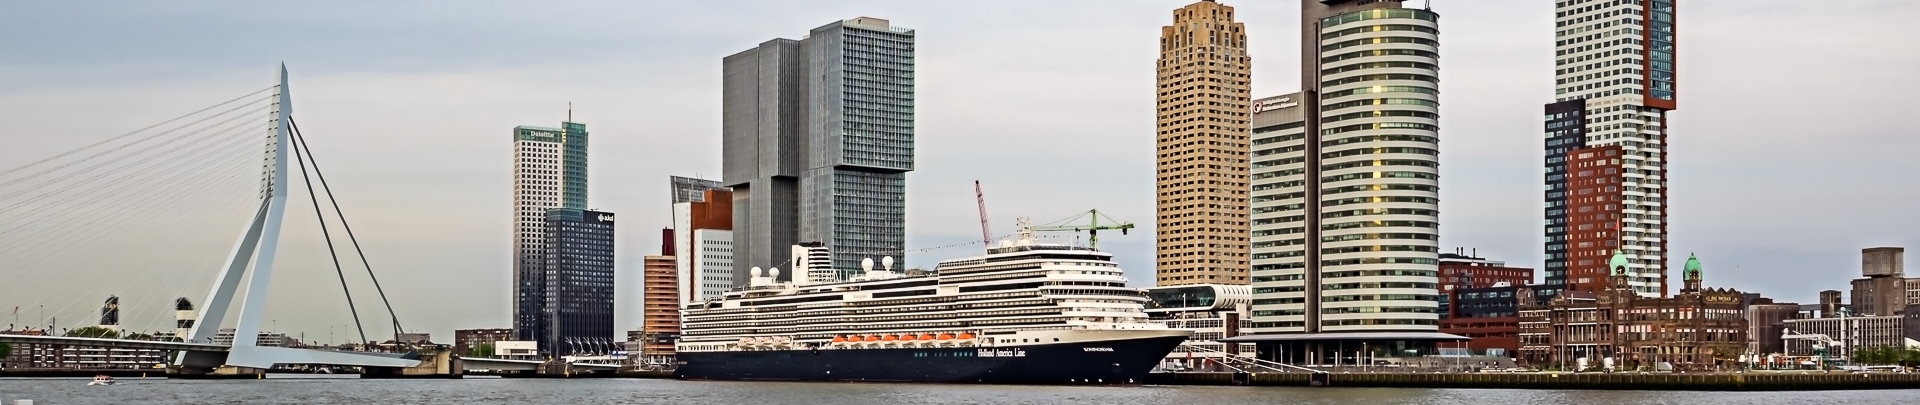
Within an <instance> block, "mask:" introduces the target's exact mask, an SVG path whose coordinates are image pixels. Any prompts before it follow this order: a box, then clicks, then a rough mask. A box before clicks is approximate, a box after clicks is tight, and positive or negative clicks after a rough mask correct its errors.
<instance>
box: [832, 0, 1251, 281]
mask: <svg viewBox="0 0 1920 405" xmlns="http://www.w3.org/2000/svg"><path fill="white" fill-rule="evenodd" d="M1252 65H1253V58H1252V57H1250V56H1248V55H1247V32H1246V28H1245V27H1244V26H1243V25H1241V23H1239V22H1235V20H1234V17H1233V7H1228V6H1225V5H1221V4H1220V3H1216V2H1214V1H1213V0H1205V1H1201V2H1198V3H1193V4H1190V5H1187V6H1186V7H1181V8H1180V9H1177V10H1174V11H1173V25H1168V26H1164V27H1160V57H1159V62H1158V73H1157V77H1158V78H1159V89H1158V94H1157V95H1156V101H1157V103H1158V105H1159V109H1158V120H1157V123H1158V125H1157V127H1158V128H1157V129H1158V131H1157V132H1156V134H1155V137H1156V139H1157V140H1158V141H1157V142H1156V144H1157V145H1156V149H1157V152H1156V155H1157V160H1156V163H1157V169H1158V170H1157V173H1156V174H1155V178H1156V181H1155V189H1156V191H1157V195H1158V198H1157V201H1156V204H1155V205H1156V207H1157V211H1158V212H1157V216H1156V219H1155V229H1156V231H1157V239H1158V240H1157V241H1156V243H1155V253H1156V255H1157V259H1156V260H1155V263H1156V265H1155V266H1154V267H1155V268H1154V273H1155V278H1154V283H1155V285H1161V286H1170V285H1186V284H1245V283H1247V265H1248V261H1247V229H1248V228H1247V181H1248V178H1247V157H1248V156H1247V148H1248V145H1247V135H1248V127H1247V122H1248V110H1247V108H1248V106H1247V102H1248V99H1249V98H1250V96H1249V95H1248V94H1249V93H1248V88H1249V85H1250V82H1251V80H1252V79H1251V77H1252V76H1251V75H1250V74H1249V69H1250V68H1251V67H1252ZM836 250H837V248H836ZM836 254H837V252H836Z"/></svg>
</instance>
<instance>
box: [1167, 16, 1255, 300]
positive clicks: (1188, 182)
mask: <svg viewBox="0 0 1920 405" xmlns="http://www.w3.org/2000/svg"><path fill="white" fill-rule="evenodd" d="M1252 66H1253V58H1252V57H1251V56H1248V55H1247V30H1246V27H1245V26H1244V25H1242V24H1241V23H1239V22H1236V20H1234V15H1233V7H1228V6H1225V5H1221V4H1220V3H1217V2H1214V1H1213V0H1206V1H1201V2H1198V3H1193V4H1190V5H1187V6H1186V7H1181V8H1180V9H1177V10H1174V11H1173V25H1168V26H1165V27H1161V28H1160V58H1159V61H1158V78H1159V88H1158V94H1157V96H1156V100H1157V101H1158V106H1159V109H1158V113H1157V114H1158V121H1157V122H1158V125H1157V127H1158V133H1157V135H1156V138H1157V140H1158V142H1157V145H1156V146H1157V151H1156V152H1155V153H1156V155H1157V157H1158V158H1157V159H1158V160H1157V173H1156V174H1155V176H1156V180H1157V181H1156V182H1155V190H1156V192H1157V195H1158V197H1157V203H1156V207H1157V211H1158V212H1157V217H1156V219H1155V230H1156V233H1157V234H1158V235H1157V237H1158V240H1157V241H1156V244H1155V253H1156V257H1157V259H1155V266H1154V270H1155V271H1154V272H1155V275H1154V283H1155V285H1161V286H1169V285H1185V284H1246V283H1247V265H1248V263H1247V180H1248V179H1247V134H1248V132H1247V122H1248V117H1247V116H1248V111H1247V102H1248V100H1249V99H1250V96H1249V94H1250V93H1249V91H1248V89H1249V86H1250V84H1251V80H1252V75H1251V74H1250V71H1249V69H1251V68H1252Z"/></svg>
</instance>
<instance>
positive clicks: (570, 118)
mask: <svg viewBox="0 0 1920 405" xmlns="http://www.w3.org/2000/svg"><path fill="white" fill-rule="evenodd" d="M567 122H573V102H572V101H568V102H567Z"/></svg>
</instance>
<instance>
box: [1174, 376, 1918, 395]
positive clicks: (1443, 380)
mask: <svg viewBox="0 0 1920 405" xmlns="http://www.w3.org/2000/svg"><path fill="white" fill-rule="evenodd" d="M1147 383H1148V384H1154V385H1245V386H1267V387H1369V388H1495V389H1554V390H1666V391H1808V390H1867V389H1920V374H1890V373H1876V374H1855V373H1840V372H1834V373H1819V372H1812V373H1740V374H1734V373H1716V374H1638V373H1632V374H1627V373H1617V374H1601V373H1580V374H1572V373H1451V374H1443V373H1436V374H1405V373H1355V374H1337V373H1336V374H1318V375H1315V374H1309V373H1267V374H1260V373H1254V374H1248V373H1155V374H1152V375H1150V376H1149V377H1148V378H1147Z"/></svg>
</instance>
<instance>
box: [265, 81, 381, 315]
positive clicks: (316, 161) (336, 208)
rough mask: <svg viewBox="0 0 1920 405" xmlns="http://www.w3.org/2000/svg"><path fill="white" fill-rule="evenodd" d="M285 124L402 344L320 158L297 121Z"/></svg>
mask: <svg viewBox="0 0 1920 405" xmlns="http://www.w3.org/2000/svg"><path fill="white" fill-rule="evenodd" d="M287 123H288V124H291V126H292V127H293V140H294V142H295V143H298V144H300V147H299V148H296V150H297V151H306V154H307V162H310V163H312V164H313V174H314V176H315V177H319V178H320V190H321V191H323V192H325V193H327V203H329V204H331V205H333V216H334V217H335V218H339V219H340V227H342V228H345V229H346V231H347V240H348V241H350V242H352V243H353V253H354V254H355V255H358V256H360V266H362V267H365V268H366V269H367V278H368V279H371V280H373V290H374V291H375V292H378V293H379V294H380V303H381V304H382V305H386V307H387V318H388V319H390V320H392V321H393V340H394V342H395V343H404V342H400V332H401V331H405V330H406V328H403V327H401V326H400V316H399V315H396V314H394V312H393V303H392V302H390V301H388V300H387V291H386V289H384V288H381V287H380V278H379V277H376V276H374V275H373V265H372V264H369V263H368V262H367V252H366V251H364V250H361V249H360V238H358V237H355V236H354V234H353V225H350V224H348V223H347V214H346V213H344V212H341V211H340V202H339V201H338V200H336V199H334V197H333V187H331V186H328V185H327V173H326V172H325V171H322V170H320V158H316V157H314V156H313V148H312V146H310V145H307V139H306V136H305V135H303V134H301V133H300V123H299V121H297V120H294V119H293V118H292V117H288V118H287Z"/></svg>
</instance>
